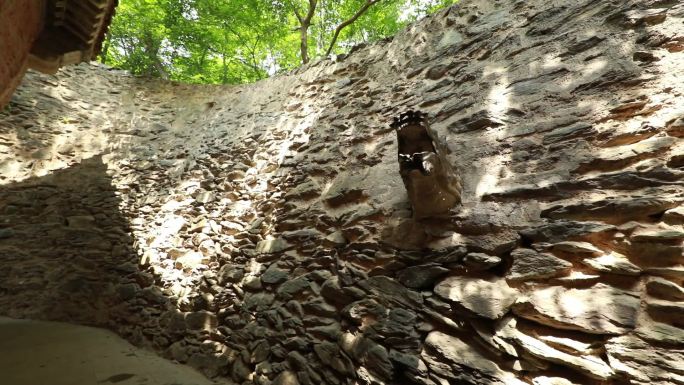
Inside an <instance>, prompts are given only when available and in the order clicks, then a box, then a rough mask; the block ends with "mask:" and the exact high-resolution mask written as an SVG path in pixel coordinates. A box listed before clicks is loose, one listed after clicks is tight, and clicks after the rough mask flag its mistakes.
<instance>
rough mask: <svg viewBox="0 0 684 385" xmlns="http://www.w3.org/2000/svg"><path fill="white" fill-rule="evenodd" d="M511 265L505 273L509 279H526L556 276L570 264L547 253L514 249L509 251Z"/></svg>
mask: <svg viewBox="0 0 684 385" xmlns="http://www.w3.org/2000/svg"><path fill="white" fill-rule="evenodd" d="M511 257H512V258H513V265H512V266H511V270H510V271H509V272H508V275H506V279H507V280H509V281H528V280H534V279H544V278H551V277H556V276H558V275H562V274H565V273H567V272H568V271H569V270H570V268H571V267H572V264H571V263H570V262H568V261H565V260H563V259H560V258H558V257H555V256H553V255H551V254H548V253H538V252H536V251H534V250H532V249H515V250H513V251H512V252H511Z"/></svg>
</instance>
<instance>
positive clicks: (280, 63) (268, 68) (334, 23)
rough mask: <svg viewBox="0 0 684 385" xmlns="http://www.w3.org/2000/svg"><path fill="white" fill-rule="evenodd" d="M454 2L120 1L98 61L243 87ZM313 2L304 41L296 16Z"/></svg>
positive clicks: (141, 72)
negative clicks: (349, 21) (335, 33)
mask: <svg viewBox="0 0 684 385" xmlns="http://www.w3.org/2000/svg"><path fill="white" fill-rule="evenodd" d="M456 1H457V0H336V1H335V0H317V1H315V0H120V4H119V6H118V8H117V13H116V16H115V18H114V21H113V23H112V25H111V27H110V33H109V35H108V37H107V39H106V41H105V44H104V47H103V51H102V54H101V55H100V60H101V61H102V62H103V63H106V64H109V65H111V66H114V67H118V68H122V69H126V70H129V71H131V72H132V73H133V74H136V75H142V76H150V77H160V78H165V79H171V80H177V81H181V82H186V83H224V84H227V83H230V84H235V83H246V82H252V81H255V80H258V79H262V78H265V77H267V76H269V75H271V74H275V73H278V72H281V71H286V70H290V69H292V68H295V67H297V66H299V65H301V63H302V62H303V61H305V60H303V55H304V53H303V52H302V48H301V45H302V39H304V41H305V42H306V45H305V51H306V53H307V54H308V56H309V57H311V58H314V59H315V58H320V57H322V56H324V55H325V53H326V51H327V50H328V48H329V47H330V46H331V41H332V40H333V35H334V31H335V29H336V27H338V26H339V25H340V24H342V23H343V22H344V21H346V20H349V19H350V18H352V17H353V16H354V15H355V14H357V13H358V12H359V10H361V9H362V8H363V7H364V4H366V3H367V2H368V3H372V5H371V6H369V7H367V9H366V10H364V12H362V14H361V15H360V16H359V17H358V18H357V19H356V20H355V21H354V22H353V23H351V24H349V25H347V26H345V28H343V29H341V30H340V33H339V37H338V38H337V40H336V41H334V42H333V44H332V52H333V53H342V52H345V51H347V50H348V49H349V48H350V47H352V46H354V45H357V44H359V43H365V42H371V41H375V40H378V39H381V38H384V37H387V36H390V35H393V34H395V33H396V32H397V31H399V30H400V29H401V28H403V27H404V26H405V25H406V24H408V23H410V22H412V21H415V20H416V19H417V18H420V17H422V16H424V15H426V14H429V13H432V12H434V11H436V10H437V9H439V8H442V7H445V6H448V5H451V4H453V3H454V2H456ZM312 4H314V5H315V7H314V9H313V11H312V18H311V20H310V25H306V27H305V28H304V30H305V32H304V37H303V36H302V25H303V23H302V22H301V19H300V18H298V17H297V15H299V16H300V17H303V16H304V15H306V14H307V12H308V11H309V7H311V5H312Z"/></svg>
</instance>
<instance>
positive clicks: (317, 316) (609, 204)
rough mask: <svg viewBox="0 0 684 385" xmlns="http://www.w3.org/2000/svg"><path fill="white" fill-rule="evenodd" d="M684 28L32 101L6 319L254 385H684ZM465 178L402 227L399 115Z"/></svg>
mask: <svg viewBox="0 0 684 385" xmlns="http://www.w3.org/2000/svg"><path fill="white" fill-rule="evenodd" d="M683 51H684V2H681V1H627V2H598V1H588V0H580V1H572V2H570V1H518V2H510V1H498V2H490V1H475V0H463V1H462V2H461V4H460V5H457V6H455V7H453V8H451V9H449V10H445V11H443V12H441V13H439V14H437V15H435V16H434V17H431V18H429V19H426V20H424V21H422V22H420V23H418V24H416V25H414V26H413V27H411V28H409V29H408V30H407V31H405V32H403V33H400V34H399V35H398V36H396V37H395V38H394V39H393V40H391V41H387V42H383V43H380V44H375V45H370V46H367V47H363V48H360V49H358V50H356V52H354V53H352V54H351V55H349V56H348V57H346V58H343V59H341V60H339V61H337V62H331V61H324V62H320V63H317V64H314V65H311V66H308V67H305V68H302V69H301V70H299V71H297V72H295V73H292V74H289V75H286V76H280V77H278V78H274V79H269V80H266V81H262V82H259V83H257V84H253V85H248V86H241V87H219V86H189V85H177V84H170V83H162V82H155V81H146V80H142V79H136V78H133V77H131V76H129V75H127V74H126V73H123V72H120V71H114V70H109V69H107V68H104V67H102V66H96V65H92V66H79V67H74V68H71V69H67V70H63V71H62V72H60V73H59V74H58V75H57V76H56V77H50V76H43V75H36V74H30V75H29V76H28V77H27V79H26V80H25V82H24V85H23V86H22V87H21V88H20V89H19V92H18V94H16V95H15V96H14V99H13V102H12V104H11V106H10V110H9V111H8V112H6V113H3V114H2V115H0V130H2V131H1V136H0V139H1V142H0V143H1V145H2V154H3V159H2V161H1V163H0V169H1V170H2V172H1V176H0V183H1V184H2V185H1V186H0V212H2V223H1V224H0V254H1V255H2V269H0V293H1V294H2V295H0V313H2V314H4V315H9V316H13V317H32V318H39V319H52V320H66V321H72V322H80V323H86V324H96V325H101V326H105V327H108V328H111V329H113V330H115V331H117V332H118V333H120V334H121V335H123V336H125V337H127V338H128V339H130V340H132V341H134V342H136V343H138V344H141V345H145V346H149V347H151V348H153V349H156V350H157V351H159V352H162V353H163V354H165V355H166V356H168V357H171V358H174V359H176V360H178V361H181V362H186V363H188V364H190V365H192V366H194V367H197V368H199V369H201V370H203V371H204V372H205V373H206V374H208V375H210V376H217V377H218V378H223V379H224V380H226V381H234V382H236V383H242V384H252V383H254V384H259V385H263V384H278V385H283V384H316V385H317V384H335V385H336V384H351V383H360V384H380V383H385V384H412V383H415V384H426V385H428V384H429V385H436V384H456V383H469V384H483V385H484V384H518V383H519V384H522V383H527V384H628V383H629V384H682V383H684V344H683V343H682V341H684V329H682V328H684V288H683V287H682V284H683V283H684V258H683V257H682V241H683V240H684V231H683V230H682V223H683V222H684V206H682V202H683V201H684V186H683V181H682V176H683V175H684V170H682V167H683V166H684V152H683V151H684V143H683V142H684V141H683V140H682V139H681V138H682V137H683V136H684V52H683ZM409 109H419V110H422V111H424V112H426V113H428V116H429V121H430V124H431V127H432V128H433V129H434V130H435V132H436V133H438V134H439V136H440V138H441V139H440V140H442V141H443V142H444V143H446V145H447V147H448V149H449V150H450V154H448V155H446V156H447V158H448V159H449V161H450V162H452V166H453V167H454V168H455V169H456V170H457V171H458V173H459V174H460V178H461V184H462V189H463V190H462V193H461V200H462V202H461V205H460V206H459V209H458V210H457V212H456V213H455V214H454V215H453V216H452V217H451V218H450V219H448V220H445V221H440V223H438V224H434V223H433V224H430V225H426V224H425V223H422V222H415V221H413V219H412V215H411V206H410V203H409V199H408V197H407V193H406V189H405V187H404V185H403V183H402V180H401V176H400V175H399V165H398V163H397V143H396V135H395V133H394V132H393V131H392V130H391V129H390V127H389V124H390V123H391V122H392V119H393V118H394V117H396V116H397V114H398V113H400V112H402V111H406V110H409Z"/></svg>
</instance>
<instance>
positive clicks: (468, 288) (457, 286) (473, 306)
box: [435, 277, 518, 319]
mask: <svg viewBox="0 0 684 385" xmlns="http://www.w3.org/2000/svg"><path fill="white" fill-rule="evenodd" d="M435 294H437V295H438V296H440V297H442V298H444V299H447V300H449V301H452V302H454V303H456V304H458V305H460V306H463V307H464V308H466V309H468V310H470V311H472V312H473V313H475V314H477V315H479V316H481V317H485V318H489V319H497V318H501V317H502V316H503V315H504V314H506V313H507V312H508V309H510V307H511V305H513V303H514V302H515V300H516V298H517V297H518V291H517V290H515V289H512V288H510V287H509V286H508V284H507V283H506V280H505V279H502V278H490V279H489V280H485V279H481V278H469V277H448V278H446V279H444V280H443V281H441V282H440V283H438V284H437V286H435Z"/></svg>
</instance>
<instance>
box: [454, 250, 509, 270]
mask: <svg viewBox="0 0 684 385" xmlns="http://www.w3.org/2000/svg"><path fill="white" fill-rule="evenodd" d="M500 263H501V258H499V257H497V256H494V255H489V254H484V253H468V254H467V255H466V256H465V257H464V258H463V264H464V265H466V266H467V267H468V270H473V271H482V270H487V269H490V268H492V267H494V266H497V265H498V264H500Z"/></svg>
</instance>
